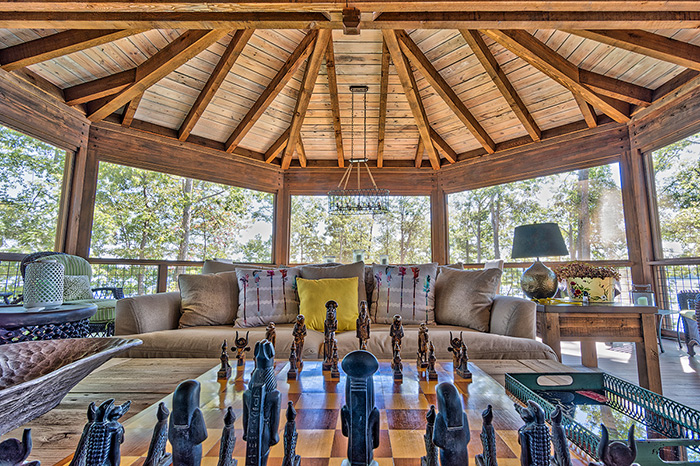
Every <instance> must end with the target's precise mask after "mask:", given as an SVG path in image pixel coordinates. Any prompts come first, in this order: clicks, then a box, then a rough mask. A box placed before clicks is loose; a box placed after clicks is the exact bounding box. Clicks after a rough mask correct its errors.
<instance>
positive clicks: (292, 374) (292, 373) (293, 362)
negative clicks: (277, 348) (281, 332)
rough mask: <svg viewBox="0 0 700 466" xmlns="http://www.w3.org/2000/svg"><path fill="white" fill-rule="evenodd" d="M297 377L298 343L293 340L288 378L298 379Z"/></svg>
mask: <svg viewBox="0 0 700 466" xmlns="http://www.w3.org/2000/svg"><path fill="white" fill-rule="evenodd" d="M296 378H297V344H296V343H295V342H292V347H291V348H290V350H289V370H288V371H287V380H296Z"/></svg>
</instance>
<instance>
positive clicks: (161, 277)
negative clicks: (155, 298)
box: [156, 264, 168, 293]
mask: <svg viewBox="0 0 700 466" xmlns="http://www.w3.org/2000/svg"><path fill="white" fill-rule="evenodd" d="M166 291H168V264H158V285H157V287H156V293H165V292H166Z"/></svg>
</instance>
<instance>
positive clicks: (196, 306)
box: [178, 272, 238, 328]
mask: <svg viewBox="0 0 700 466" xmlns="http://www.w3.org/2000/svg"><path fill="white" fill-rule="evenodd" d="M178 284H179V285H180V300H181V304H180V312H181V316H180V324H179V328H185V327H197V326H203V325H231V324H233V322H234V321H235V320H236V310H237V309H238V285H237V283H236V272H222V273H215V274H207V275H185V274H182V275H180V276H179V277H178Z"/></svg>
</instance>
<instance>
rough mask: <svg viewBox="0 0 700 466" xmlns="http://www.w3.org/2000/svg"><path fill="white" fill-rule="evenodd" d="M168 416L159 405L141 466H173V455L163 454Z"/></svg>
mask: <svg viewBox="0 0 700 466" xmlns="http://www.w3.org/2000/svg"><path fill="white" fill-rule="evenodd" d="M224 344H225V342H224ZM168 416H170V411H168V408H166V406H165V403H163V402H161V403H159V404H158V412H157V413H156V418H157V419H158V422H156V425H155V426H154V427H153V436H152V437H151V444H150V445H149V446H148V454H147V455H146V461H144V463H143V466H168V465H170V464H173V455H171V454H170V453H166V452H165V446H166V444H167V443H168Z"/></svg>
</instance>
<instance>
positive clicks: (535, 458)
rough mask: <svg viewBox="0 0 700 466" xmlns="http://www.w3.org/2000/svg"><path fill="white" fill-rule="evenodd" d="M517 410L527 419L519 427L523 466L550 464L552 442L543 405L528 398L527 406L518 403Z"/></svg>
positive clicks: (547, 465)
mask: <svg viewBox="0 0 700 466" xmlns="http://www.w3.org/2000/svg"><path fill="white" fill-rule="evenodd" d="M515 410H516V411H517V412H518V414H520V417H521V418H522V419H523V421H525V425H524V426H522V427H521V428H520V429H518V441H519V442H520V464H521V465H522V466H549V463H550V450H551V448H552V443H551V439H550V435H549V428H548V427H547V425H546V424H545V423H544V411H543V410H542V407H541V406H540V405H539V404H537V403H536V402H534V401H532V400H528V402H527V407H526V408H523V407H520V406H519V405H517V404H516V405H515Z"/></svg>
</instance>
